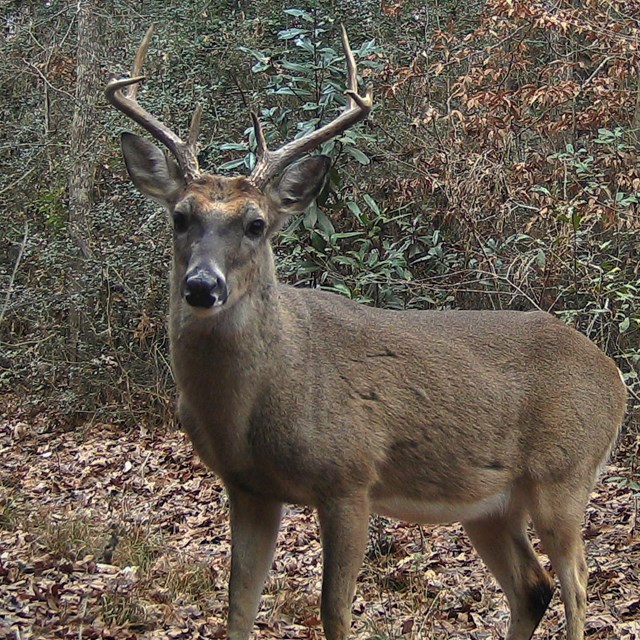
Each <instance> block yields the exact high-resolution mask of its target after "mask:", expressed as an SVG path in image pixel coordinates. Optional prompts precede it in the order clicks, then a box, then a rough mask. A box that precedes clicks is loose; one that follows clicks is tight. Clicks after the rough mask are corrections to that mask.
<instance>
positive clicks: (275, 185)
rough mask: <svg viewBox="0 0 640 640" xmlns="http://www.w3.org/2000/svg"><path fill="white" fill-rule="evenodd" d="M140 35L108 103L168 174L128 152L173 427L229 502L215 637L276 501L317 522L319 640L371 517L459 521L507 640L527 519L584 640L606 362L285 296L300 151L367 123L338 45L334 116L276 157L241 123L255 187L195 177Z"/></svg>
mask: <svg viewBox="0 0 640 640" xmlns="http://www.w3.org/2000/svg"><path fill="white" fill-rule="evenodd" d="M150 36H151V32H150V31H149V32H148V33H147V35H146V36H145V39H144V40H143V43H142V45H141V47H140V49H139V51H138V55H137V56H136V61H135V63H134V67H133V73H132V74H131V75H132V77H130V78H123V79H117V80H112V81H110V82H109V84H108V86H107V89H106V95H107V97H108V99H109V101H110V102H111V103H112V104H113V105H114V106H115V107H116V108H117V109H119V110H120V111H122V112H123V113H124V114H126V115H127V116H128V117H129V118H131V119H133V120H134V121H135V122H137V123H138V124H139V125H141V126H142V127H143V128H144V129H146V130H147V131H148V132H149V133H150V134H151V135H152V136H153V137H154V138H156V139H157V140H159V141H160V142H161V143H163V145H165V146H166V147H167V148H168V149H169V150H170V151H171V153H172V155H173V156H174V158H175V159H174V158H171V157H169V156H167V155H166V154H165V153H164V152H163V151H161V150H160V149H159V148H158V147H156V146H155V145H154V144H152V143H151V142H148V141H147V140H146V139H144V138H142V137H138V136H137V135H133V134H131V133H123V134H122V139H121V146H122V152H123V155H124V160H125V163H126V166H127V170H128V172H129V175H130V176H131V179H132V180H133V182H134V184H135V185H136V187H137V188H138V189H139V190H140V191H141V192H142V193H143V194H145V195H147V196H149V197H150V198H152V199H154V200H156V201H158V202H160V203H161V204H162V205H164V206H165V207H166V209H167V210H168V212H169V215H170V217H171V220H172V223H173V248H174V258H173V269H172V273H171V298H170V323H169V331H170V343H171V359H172V365H173V371H174V374H175V379H176V382H177V387H178V392H179V407H178V410H179V415H180V418H181V421H182V424H183V426H184V428H185V430H186V431H187V432H188V434H189V436H190V438H191V440H192V441H193V445H194V447H195V450H196V451H197V453H198V454H199V456H200V457H201V458H202V460H203V461H204V462H205V463H206V464H207V465H208V467H210V469H212V470H213V471H214V472H215V473H216V474H217V475H218V476H219V477H220V478H221V479H222V481H223V482H224V484H225V486H226V490H227V492H228V497H229V504H230V518H231V532H232V554H231V556H232V557H231V577H230V583H229V614H228V637H229V638H230V639H231V640H244V639H246V638H248V637H249V636H250V634H251V632H252V628H253V624H254V619H255V616H256V613H257V610H258V605H259V600H260V594H261V591H262V588H263V584H264V580H265V577H266V574H267V572H268V570H269V568H270V566H271V563H272V557H273V553H274V546H275V541H276V536H277V532H278V528H279V523H280V518H281V511H282V506H283V503H295V504H300V505H309V506H311V507H314V508H315V509H316V510H317V512H318V517H319V521H320V530H321V540H322V545H323V584H322V596H321V618H322V623H323V628H324V632H325V635H326V637H327V638H328V640H344V639H345V638H347V637H348V634H349V630H350V624H351V603H352V599H353V596H354V591H355V586H356V577H357V575H358V571H359V568H360V566H361V563H362V560H363V555H364V552H365V547H366V544H367V539H368V536H367V528H368V519H369V515H370V514H371V513H378V514H382V515H384V516H388V517H392V518H399V519H402V520H407V521H410V522H417V523H439V522H452V521H460V522H462V524H463V526H464V528H465V530H466V532H467V534H468V535H469V538H470V539H471V541H472V543H473V545H474V547H475V549H476V550H477V551H478V553H479V554H480V556H481V557H482V558H483V559H484V561H485V563H486V564H487V566H488V567H489V569H490V570H491V571H492V572H493V574H494V576H495V577H496V579H497V581H498V582H499V584H500V585H501V587H502V589H503V590H504V593H505V594H506V597H507V600H508V604H509V608H510V612H511V617H510V625H509V629H508V634H507V638H508V640H527V639H529V638H531V636H532V635H533V633H534V631H535V629H536V627H537V626H538V623H539V621H540V619H541V618H542V616H543V614H544V612H545V610H546V609H547V606H548V604H549V601H550V599H551V597H552V591H553V580H552V579H551V577H550V575H549V574H548V573H547V571H546V570H545V569H544V568H543V567H542V565H541V564H540V562H539V561H538V559H537V558H536V555H535V553H534V550H533V548H532V545H531V542H530V540H529V537H528V535H527V530H526V527H527V523H528V521H529V519H531V520H532V521H533V524H534V526H535V529H536V531H537V533H538V535H539V537H540V538H541V540H542V543H543V545H544V549H545V551H546V552H547V554H548V555H549V558H550V560H551V563H552V565H553V567H554V569H555V572H556V574H557V576H558V579H559V582H560V586H561V594H562V598H563V601H564V608H565V612H566V637H567V639H568V640H582V639H583V637H584V626H585V614H586V588H587V564H586V561H585V553H584V543H583V539H582V535H581V524H582V519H583V517H584V511H585V507H586V504H587V501H588V497H589V493H590V491H591V489H592V487H593V484H594V482H595V480H596V476H597V474H598V470H599V468H600V466H601V465H602V464H603V463H604V462H605V460H606V458H607V456H608V454H609V452H610V451H611V448H612V446H613V443H614V441H615V439H616V435H617V433H618V431H619V428H620V425H621V423H622V420H623V416H624V411H625V399H626V389H625V385H624V383H623V381H622V378H621V375H620V373H619V370H618V369H617V368H616V366H615V365H614V363H613V361H612V360H610V359H609V358H608V357H606V356H605V355H604V354H603V353H602V352H601V351H600V350H599V349H598V348H597V347H596V346H595V345H594V344H593V343H592V342H590V341H589V340H588V339H587V338H586V337H584V336H583V335H582V334H580V333H578V332H577V331H575V330H574V329H572V328H570V327H568V326H566V325H565V324H564V323H562V322H561V321H559V320H557V319H555V318H553V317H552V316H551V315H548V314H547V313H543V312H511V311H389V310H382V309H375V308H371V307H368V306H364V305H359V304H356V303H354V302H352V301H350V300H348V299H346V298H344V297H340V296H337V295H334V294H331V293H328V292H324V291H319V290H308V289H300V288H296V287H293V286H286V285H283V284H279V283H278V282H277V281H276V276H275V269H274V259H273V253H272V249H271V246H270V242H271V239H272V237H273V236H274V235H275V234H276V233H277V232H278V231H279V230H280V229H281V228H282V226H283V224H284V223H285V222H286V221H287V219H288V218H289V216H291V215H294V214H298V213H300V212H302V211H304V209H305V208H306V207H307V206H308V205H309V204H310V203H311V202H312V200H313V199H314V197H315V196H316V195H317V194H318V192H319V191H320V189H321V188H322V186H323V182H324V180H325V176H326V174H327V171H328V169H329V166H330V161H329V159H328V158H327V157H325V156H322V155H311V156H310V155H305V154H307V153H308V152H310V151H312V150H314V149H316V148H317V147H318V146H319V145H321V144H322V143H323V142H325V141H327V140H329V139H331V138H333V137H335V136H338V135H340V134H341V133H342V132H343V131H345V130H346V129H347V128H348V127H350V126H352V125H354V124H355V123H357V122H359V121H361V120H363V119H364V118H366V117H367V116H368V114H369V112H370V110H371V104H372V100H371V95H370V93H367V94H366V95H360V94H359V93H358V90H357V72H356V66H355V62H354V59H353V56H352V54H351V50H350V48H349V44H348V41H347V37H346V34H345V33H344V29H343V35H342V40H343V46H344V50H345V58H346V60H347V85H348V90H347V92H346V95H347V106H346V109H345V111H344V112H343V113H342V114H340V115H339V116H338V117H337V118H336V119H335V120H334V121H332V122H330V123H329V124H326V125H325V126H323V127H321V128H319V129H317V130H316V131H314V132H313V133H311V134H309V135H307V136H305V137H303V138H300V139H296V140H293V141H290V142H289V143H287V144H285V145H284V146H282V147H281V148H280V149H279V150H277V151H271V150H269V149H268V148H267V145H266V144H265V138H264V134H263V130H262V128H261V125H260V123H259V121H258V118H257V117H256V116H255V115H253V114H252V115H253V124H254V128H255V136H256V141H257V158H258V159H257V164H256V166H255V169H254V170H253V172H252V173H251V175H250V176H249V177H243V176H238V177H223V176H220V175H214V174H208V173H202V172H201V171H200V170H199V167H198V161H197V154H196V138H197V134H198V129H199V123H200V114H201V110H200V108H199V107H198V108H196V111H195V113H194V117H193V119H192V122H191V128H190V132H189V136H188V138H187V140H186V141H183V140H181V139H180V138H179V137H178V136H177V135H176V134H175V133H173V132H172V131H170V130H169V129H168V128H166V127H165V126H164V125H163V124H162V123H161V122H159V121H158V120H157V119H156V118H155V117H154V116H152V115H151V114H150V113H148V112H147V111H145V110H144V109H143V108H142V107H141V106H140V105H139V103H138V101H137V97H136V90H137V87H138V86H139V83H140V81H141V80H142V79H143V77H141V76H140V70H141V66H142V61H143V59H144V56H145V53H146V50H147V46H148V43H149V38H150ZM300 157H302V158H301V159H299V158H300Z"/></svg>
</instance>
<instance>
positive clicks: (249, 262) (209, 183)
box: [121, 133, 330, 317]
mask: <svg viewBox="0 0 640 640" xmlns="http://www.w3.org/2000/svg"><path fill="white" fill-rule="evenodd" d="M121 142H122V151H123V155H124V158H125V162H126V165H127V170H128V172H129V175H130V176H131V178H132V180H133V182H134V184H135V185H136V186H137V187H138V189H139V190H140V191H141V192H142V193H144V194H145V195H147V196H148V197H150V198H152V199H154V200H156V201H158V202H160V203H162V204H163V205H164V206H165V207H166V208H167V210H168V211H169V215H170V218H171V223H172V225H173V244H174V274H173V277H174V284H175V285H176V286H177V287H178V288H179V293H180V297H181V299H183V300H184V302H185V303H186V307H187V308H188V309H189V310H190V311H191V312H192V313H193V314H194V315H196V316H201V317H202V316H205V317H206V316H211V315H214V314H217V313H219V312H221V311H222V310H223V309H228V308H230V307H232V306H233V305H234V304H235V303H236V302H238V301H239V300H241V299H242V298H243V297H244V296H245V295H246V294H247V292H248V291H252V290H254V289H255V286H254V282H255V281H256V279H258V278H259V277H260V274H261V271H262V270H263V269H262V265H264V264H265V261H270V259H271V251H270V247H269V239H270V237H271V236H272V235H273V234H274V233H275V232H276V231H278V230H279V229H280V228H281V227H282V225H283V224H284V222H285V221H286V219H287V218H288V216H289V215H291V214H294V213H299V212H301V211H303V210H304V209H305V208H306V207H307V206H309V204H310V203H311V201H312V200H313V199H314V198H315V197H316V196H317V194H318V192H319V191H320V189H321V188H322V185H323V184H324V179H325V176H326V173H327V171H328V169H329V164H330V162H329V159H328V158H327V157H326V156H312V157H307V158H305V159H303V160H301V161H299V162H297V163H295V164H293V165H290V166H289V167H287V168H286V169H285V170H284V172H283V173H282V175H281V176H280V177H279V178H278V179H276V180H274V181H273V182H271V183H269V184H268V185H267V186H266V187H264V188H263V189H258V188H257V187H256V186H254V185H253V184H252V183H250V182H249V181H248V180H247V179H246V178H243V177H236V178H226V177H222V176H216V175H208V174H204V175H202V176H200V177H198V178H196V179H194V180H191V181H189V182H187V181H185V179H184V178H183V177H182V176H181V175H180V171H179V169H178V166H177V165H176V163H175V162H174V161H173V160H172V159H171V158H169V157H167V155H166V154H165V153H163V152H162V151H161V150H160V149H158V148H157V147H156V146H155V145H153V144H152V143H151V142H149V141H147V140H146V139H144V138H140V137H139V136H135V135H133V134H130V133H125V134H123V135H122V140H121Z"/></svg>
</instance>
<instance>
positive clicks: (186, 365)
mask: <svg viewBox="0 0 640 640" xmlns="http://www.w3.org/2000/svg"><path fill="white" fill-rule="evenodd" d="M254 275H255V279H254V281H253V283H252V284H251V286H250V287H248V289H247V292H246V293H245V294H244V295H242V296H241V297H240V299H238V300H235V301H233V303H232V305H231V306H230V307H229V308H222V309H220V311H219V312H218V313H216V314H214V315H213V316H208V317H198V316H196V315H195V314H193V313H192V311H191V310H190V309H189V307H188V305H187V303H186V302H185V301H184V299H183V298H182V296H181V293H180V285H179V282H178V278H177V277H176V269H175V268H174V271H173V275H172V283H171V301H170V321H169V324H170V326H169V335H170V342H171V353H172V358H173V363H174V369H176V371H175V373H176V377H177V379H178V380H177V381H178V385H179V387H180V388H181V389H183V388H184V386H183V384H181V380H180V377H181V372H182V369H184V370H185V372H186V371H191V372H193V371H198V375H200V376H203V377H207V378H210V379H213V380H211V381H212V382H219V381H220V380H219V379H220V378H227V377H228V378H229V379H230V380H234V379H236V380H239V378H238V376H239V375H240V374H242V373H243V372H248V371H252V372H254V375H255V374H257V370H258V369H260V366H259V365H260V363H261V362H262V363H265V362H269V361H270V358H269V357H268V354H267V353H265V352H266V351H268V350H269V348H270V345H273V344H275V343H277V342H278V337H279V335H280V333H281V325H282V323H281V318H280V304H279V301H278V293H277V282H276V276H275V266H274V262H273V256H272V253H271V251H270V250H269V253H268V259H267V260H263V261H260V262H259V263H258V264H257V265H256V272H255V274H254ZM232 295H233V293H232ZM198 365H199V366H198ZM191 375H193V373H192V374H191ZM241 377H244V375H242V376H241Z"/></svg>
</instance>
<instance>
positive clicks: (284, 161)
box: [249, 26, 373, 188]
mask: <svg viewBox="0 0 640 640" xmlns="http://www.w3.org/2000/svg"><path fill="white" fill-rule="evenodd" d="M342 48H343V49H344V55H345V58H346V61H347V90H346V92H345V93H346V95H347V105H346V109H345V111H343V112H342V113H341V114H340V115H339V116H338V117H337V118H336V119H335V120H333V121H332V122H329V123H328V124H326V125H324V126H323V127H321V128H320V129H316V130H315V131H313V132H311V133H309V134H307V135H306V136H304V137H302V138H298V139H297V140H292V141H291V142H288V143H287V144H285V145H284V146H282V147H280V149H277V150H276V151H269V150H268V149H267V145H266V142H265V139H264V133H263V131H262V127H261V126H260V122H259V120H258V117H257V116H256V115H255V113H252V114H251V118H252V120H253V128H254V131H255V134H256V144H257V154H256V155H257V157H258V162H257V163H256V166H255V168H254V169H253V172H252V173H251V175H250V176H249V181H250V182H251V183H252V184H254V185H255V186H256V187H258V188H262V187H263V186H264V185H265V184H267V182H269V180H270V179H271V178H273V177H274V176H276V175H278V174H279V173H280V172H281V171H282V170H283V169H284V168H285V167H286V166H287V165H289V164H291V162H292V161H293V160H294V159H295V158H296V157H297V156H299V155H301V154H303V153H306V152H308V151H312V150H313V149H315V148H316V147H319V146H320V145H321V144H322V143H323V142H327V140H331V138H335V137H336V136H339V135H340V134H341V133H342V132H344V131H346V130H347V129H348V128H349V127H352V126H353V125H354V124H356V123H358V122H360V121H361V120H364V119H365V118H366V117H367V116H368V115H369V113H371V106H372V104H373V99H372V94H371V91H370V90H367V92H366V94H365V95H364V96H361V95H360V94H359V93H358V72H357V68H356V62H355V59H354V57H353V53H352V51H351V47H350V46H349V39H348V37H347V32H346V30H345V28H344V26H342Z"/></svg>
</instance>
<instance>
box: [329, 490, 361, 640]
mask: <svg viewBox="0 0 640 640" xmlns="http://www.w3.org/2000/svg"><path fill="white" fill-rule="evenodd" d="M318 517H319V520H320V533H321V537H322V553H323V576H322V605H321V618H322V626H323V628H324V633H325V636H326V637H327V640H345V639H346V638H347V637H348V636H349V630H350V627H351V604H352V602H353V595H354V593H355V589H356V578H357V577H358V572H359V571H360V567H361V566H362V560H363V557H364V552H365V549H366V546H367V540H368V525H369V503H368V500H367V498H366V496H354V497H349V498H341V499H339V500H332V501H331V502H330V503H328V504H325V505H323V506H321V507H319V508H318Z"/></svg>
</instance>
